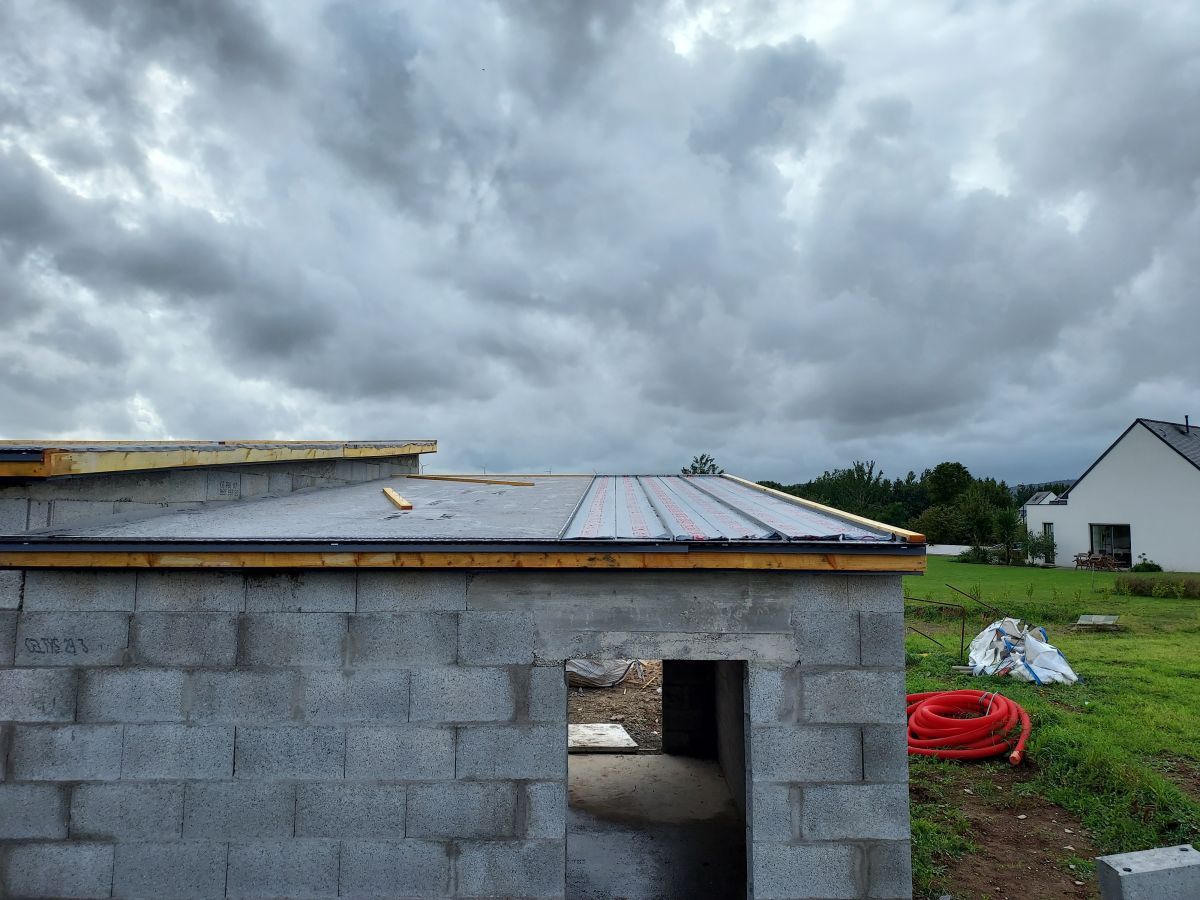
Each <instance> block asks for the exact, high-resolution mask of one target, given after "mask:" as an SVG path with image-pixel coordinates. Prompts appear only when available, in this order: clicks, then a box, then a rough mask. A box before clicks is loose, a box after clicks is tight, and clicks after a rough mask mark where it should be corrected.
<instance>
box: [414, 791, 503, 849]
mask: <svg viewBox="0 0 1200 900" xmlns="http://www.w3.org/2000/svg"><path fill="white" fill-rule="evenodd" d="M516 793H517V792H516V786H515V785H514V784H513V782H511V781H499V782H496V781H492V782H488V781H448V782H443V783H441V784H414V785H411V786H410V787H409V789H408V816H407V818H406V819H405V834H407V835H408V836H409V837H425V838H454V839H456V840H462V839H464V838H480V839H486V840H495V839H499V838H511V837H513V836H514V835H515V834H516V829H517V796H516Z"/></svg>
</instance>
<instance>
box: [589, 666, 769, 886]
mask: <svg viewBox="0 0 1200 900" xmlns="http://www.w3.org/2000/svg"><path fill="white" fill-rule="evenodd" d="M655 662H658V661H651V663H650V664H649V666H648V668H656V666H654V663H655ZM660 671H661V676H660V678H661V682H660V685H659V687H660V688H661V694H659V693H658V691H654V693H655V696H657V697H661V729H659V730H660V739H661V746H660V747H651V748H645V749H643V748H642V747H640V746H639V748H638V750H637V751H635V752H619V753H590V752H589V753H583V752H575V753H571V754H570V756H569V757H568V766H567V771H568V797H569V800H568V811H567V896H568V897H571V898H579V900H583V898H587V900H599V898H610V897H628V898H635V897H663V898H676V897H679V898H683V897H688V898H694V897H713V898H744V897H745V896H746V884H747V874H746V847H747V842H748V840H749V829H748V828H747V825H746V793H747V786H748V784H749V780H748V775H747V768H746V723H747V710H746V688H745V685H746V664H745V662H744V661H741V660H732V661H724V660H722V661H711V660H703V661H696V660H662V661H661V670H660ZM650 689H651V690H654V688H650ZM609 690H615V691H617V692H619V691H620V690H621V687H620V686H619V685H618V686H617V687H616V688H611V689H609ZM573 693H574V691H573ZM626 696H628V695H626ZM575 712H576V710H575V709H572V715H574V714H575Z"/></svg>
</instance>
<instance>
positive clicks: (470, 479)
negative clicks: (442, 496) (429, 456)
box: [402, 475, 534, 487]
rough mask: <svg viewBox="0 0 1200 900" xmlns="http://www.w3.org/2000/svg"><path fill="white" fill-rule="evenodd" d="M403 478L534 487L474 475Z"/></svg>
mask: <svg viewBox="0 0 1200 900" xmlns="http://www.w3.org/2000/svg"><path fill="white" fill-rule="evenodd" d="M402 477H404V478H420V479H421V480H423V481H463V482H466V483H467V484H511V485H513V486H514V487H534V482H532V481H508V480H505V479H503V478H487V477H484V476H476V475H404V476H402Z"/></svg>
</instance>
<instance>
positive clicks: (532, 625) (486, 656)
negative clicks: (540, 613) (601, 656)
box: [458, 611, 583, 666]
mask: <svg viewBox="0 0 1200 900" xmlns="http://www.w3.org/2000/svg"><path fill="white" fill-rule="evenodd" d="M540 643H541V640H540V638H539V634H538V622H537V618H536V617H535V616H534V615H533V613H527V612H474V611H468V612H464V613H460V614H459V629H458V661H459V662H460V663H463V664H466V665H484V666H505V665H513V664H524V665H530V664H531V663H533V661H534V656H535V653H536V651H537V648H538V647H539V645H540ZM581 655H583V654H581ZM562 658H563V659H567V658H568V657H567V656H565V655H564V656H563V657H562Z"/></svg>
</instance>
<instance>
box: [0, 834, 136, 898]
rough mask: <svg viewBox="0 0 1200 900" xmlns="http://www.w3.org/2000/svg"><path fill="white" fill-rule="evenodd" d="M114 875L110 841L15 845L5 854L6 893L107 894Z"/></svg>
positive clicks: (78, 895)
mask: <svg viewBox="0 0 1200 900" xmlns="http://www.w3.org/2000/svg"><path fill="white" fill-rule="evenodd" d="M112 877H113V848H112V845H111V844H76V843H71V844H15V845H13V846H11V847H9V849H8V854H7V856H6V857H5V865H4V890H5V891H6V892H7V893H4V896H7V897H107V896H109V894H110V892H111V891H112ZM0 893H3V892H0Z"/></svg>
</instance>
